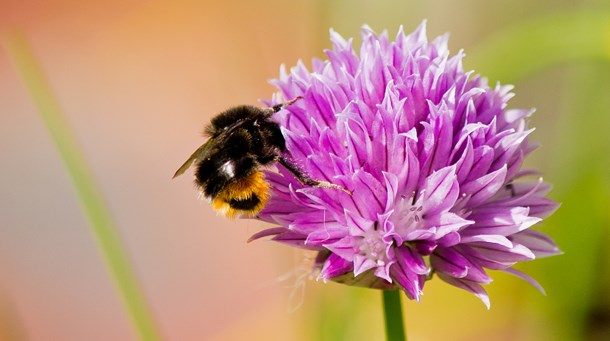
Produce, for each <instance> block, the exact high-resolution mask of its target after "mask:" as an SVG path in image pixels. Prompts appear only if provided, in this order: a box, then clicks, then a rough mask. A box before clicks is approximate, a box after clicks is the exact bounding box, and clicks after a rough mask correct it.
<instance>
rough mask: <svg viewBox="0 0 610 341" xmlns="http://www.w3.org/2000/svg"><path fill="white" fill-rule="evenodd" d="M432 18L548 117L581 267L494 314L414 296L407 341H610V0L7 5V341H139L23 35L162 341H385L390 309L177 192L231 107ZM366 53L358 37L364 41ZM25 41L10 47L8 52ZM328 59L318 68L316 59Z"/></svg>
mask: <svg viewBox="0 0 610 341" xmlns="http://www.w3.org/2000/svg"><path fill="white" fill-rule="evenodd" d="M423 19H427V20H428V36H429V38H433V37H435V36H437V35H439V34H443V33H445V32H448V31H449V32H451V39H450V41H449V46H450V48H451V51H452V52H453V53H456V52H457V51H458V50H459V49H461V48H464V49H465V51H466V59H465V68H466V69H474V70H475V71H476V72H478V73H481V74H483V75H485V76H488V77H489V78H490V81H491V82H492V84H493V83H495V82H496V81H500V82H502V83H504V84H514V85H515V86H516V89H515V92H516V94H517V96H516V97H515V98H514V99H513V100H511V102H510V107H512V108H530V107H536V108H537V112H536V114H535V115H534V116H533V118H532V120H531V126H534V127H537V130H536V131H535V132H534V134H533V140H536V141H538V142H540V144H541V145H542V147H541V148H540V149H538V150H537V151H535V152H534V153H533V154H532V155H530V156H529V159H528V160H527V164H526V166H529V167H534V168H538V169H541V170H542V171H543V173H544V176H545V180H546V181H549V182H551V183H552V184H554V188H555V189H554V191H553V192H552V193H551V195H550V196H551V197H552V198H553V199H554V200H557V201H559V202H561V203H562V205H563V206H562V207H561V208H560V209H559V211H557V212H556V213H555V214H554V215H553V216H552V217H551V218H549V219H547V220H545V221H544V222H543V223H542V224H540V225H539V226H538V229H539V230H542V231H544V232H545V233H547V234H549V235H550V236H552V237H553V238H554V239H555V240H556V241H557V243H558V244H559V246H560V247H561V249H562V250H563V251H564V252H565V254H564V255H561V256H557V257H553V258H549V259H542V260H537V261H535V262H533V263H528V264H524V265H523V266H521V267H519V268H520V269H522V270H525V271H526V272H527V273H529V274H531V275H532V276H533V277H535V278H537V279H538V280H539V282H540V283H541V284H542V285H543V286H544V287H545V289H546V291H547V296H543V295H541V294H540V293H539V292H537V291H536V290H535V289H534V288H533V287H531V286H529V285H528V284H526V283H525V282H523V281H520V280H518V279H516V278H514V277H511V276H509V275H506V274H503V273H494V274H492V276H493V277H494V279H495V281H494V283H492V284H491V285H489V286H487V289H488V291H489V294H490V297H491V302H492V307H491V310H487V309H486V308H485V306H484V305H483V304H482V303H481V302H480V301H478V299H476V298H475V297H474V296H473V295H471V294H468V293H466V292H464V291H461V290H459V289H456V288H453V287H449V286H448V285H446V284H444V283H439V281H438V279H435V280H433V281H431V282H429V283H427V284H426V289H425V296H424V297H423V299H422V302H420V303H415V302H410V301H408V302H407V300H406V299H405V300H403V303H404V304H406V307H405V311H406V323H407V332H408V336H409V340H449V339H450V340H491V339H493V340H610V289H609V288H610V248H609V247H607V244H606V243H609V242H610V232H609V231H610V230H609V229H608V225H609V224H610V133H609V131H610V113H609V111H610V109H609V108H610V2H609V1H599V0H598V1H594V0H591V1H586V0H580V1H577V0H536V1H531V0H513V1H510V2H508V1H506V2H499V1H498V2H490V1H484V0H467V1H460V2H456V1H449V0H444V1H440V0H436V1H422V0H420V1H381V0H376V1H373V0H356V1H354V0H352V1H349V0H331V1H322V0H317V1H306V0H300V1H281V0H265V1H263V0H252V1H232V0H228V1H222V2H220V1H169V0H166V1H144V0H139V1H134V0H120V1H118V0H112V1H96V2H87V1H69V0H57V1H51V0H49V1H43V0H41V1H35V0H28V1H17V0H15V1H11V0H3V1H1V2H0V37H1V39H2V42H3V43H5V44H4V45H3V49H1V50H0V156H1V158H2V166H1V167H0V340H132V339H137V337H138V336H137V335H138V334H137V333H136V331H135V328H134V324H133V323H132V321H131V319H130V317H129V314H128V313H127V309H126V307H125V304H124V301H123V300H122V299H121V295H120V293H119V290H118V289H117V285H116V281H115V280H113V277H112V275H111V273H110V271H109V266H108V265H107V264H108V263H107V262H106V260H105V257H104V256H103V253H102V252H101V251H100V248H99V245H100V243H99V242H98V241H97V239H96V237H95V235H94V234H93V233H92V231H93V230H92V229H91V228H90V226H91V224H90V220H88V218H87V216H86V214H85V213H84V209H83V207H85V205H84V204H83V202H81V201H80V200H79V197H78V196H77V191H76V190H75V188H76V187H75V185H74V182H73V180H72V179H71V177H70V175H69V173H68V172H67V170H66V167H65V165H64V163H63V161H62V158H61V157H60V154H59V153H58V149H57V147H56V146H55V143H54V142H53V141H54V140H53V139H52V138H51V135H50V134H49V131H48V129H47V128H48V125H49V123H45V121H44V120H43V119H42V118H41V115H40V113H39V109H38V107H37V105H36V104H35V100H34V97H33V96H32V92H31V91H30V90H29V89H28V87H26V86H25V83H24V82H23V79H22V77H21V75H20V73H19V72H18V70H17V68H16V66H15V63H14V62H13V59H14V54H12V53H11V52H10V51H11V48H10V46H9V45H7V44H6V42H7V41H10V37H11V36H15V34H20V35H21V36H22V37H24V39H25V40H26V41H27V43H28V45H29V47H30V48H31V50H32V51H33V54H34V56H35V57H36V60H37V62H38V63H39V64H40V65H41V68H42V70H43V72H44V74H45V75H46V79H47V81H48V83H49V84H50V88H51V89H52V91H53V94H54V96H55V98H56V100H57V102H58V103H59V106H60V108H61V111H62V113H63V115H64V118H65V120H66V121H67V124H68V128H69V132H70V133H71V134H73V135H74V138H75V141H76V142H75V145H76V146H77V148H78V149H79V150H80V151H81V152H82V155H83V156H84V157H83V159H84V162H85V163H86V164H87V166H88V168H89V169H90V170H91V173H92V177H93V179H94V181H95V184H96V186H97V187H98V189H99V191H100V192H101V195H102V196H103V202H104V203H105V205H106V207H107V209H108V210H109V212H110V216H111V219H112V221H113V223H114V226H115V228H116V229H117V232H118V236H119V239H120V242H121V245H122V248H123V250H124V252H125V255H126V257H127V259H128V263H129V264H130V265H131V267H132V270H133V274H134V275H135V277H136V278H137V283H138V286H139V288H140V292H141V293H142V294H143V297H144V298H145V301H146V306H147V307H148V308H147V309H148V311H149V312H150V314H151V316H152V320H153V321H154V322H153V323H154V326H155V328H156V330H157V334H159V335H161V336H162V337H163V338H164V339H167V340H243V339H249V340H380V339H382V338H383V321H382V313H381V295H380V294H379V292H377V291H374V290H366V289H358V288H351V287H346V286H342V285H339V284H335V283H328V284H324V283H321V282H316V281H315V280H310V279H308V273H307V262H308V261H309V260H308V257H309V255H307V254H305V253H302V252H300V251H295V250H293V249H291V248H288V247H284V246H281V245H275V244H273V243H270V242H266V241H258V242H255V243H251V244H247V243H246V240H247V238H248V237H249V236H250V235H251V234H253V233H255V232H257V231H259V230H260V228H262V227H263V226H262V225H261V223H258V222H255V221H247V220H235V221H229V220H227V219H224V218H222V217H219V216H217V215H216V214H215V213H214V212H213V211H212V210H211V208H210V207H209V206H208V205H207V204H206V203H205V202H203V201H198V200H196V193H195V191H194V188H193V185H192V182H191V178H190V176H183V177H180V178H178V179H176V180H174V181H171V175H172V174H173V172H174V171H175V170H176V168H177V167H178V166H179V165H180V164H181V163H182V162H183V161H184V160H185V159H186V158H187V157H188V156H189V155H190V153H191V152H192V151H193V150H194V149H195V148H197V147H198V146H199V145H200V144H201V143H202V142H203V139H202V137H201V130H202V127H203V124H204V123H205V122H207V121H208V120H209V119H210V117H211V116H213V115H214V114H216V113H218V112H219V111H221V110H223V109H226V108H227V107H228V106H231V105H234V104H238V103H247V104H255V105H256V104H258V103H259V102H258V100H259V99H266V98H270V96H271V94H272V92H273V91H274V89H273V88H272V87H271V86H270V85H269V84H268V83H267V81H268V80H269V79H271V78H274V77H277V76H278V74H279V73H278V70H279V66H280V64H282V63H285V64H287V65H288V66H292V65H294V64H295V63H296V62H297V60H298V59H303V60H304V61H305V62H306V63H307V64H308V63H309V61H310V60H311V58H312V57H320V58H322V57H324V54H323V52H322V51H323V49H325V48H329V47H330V43H329V41H328V30H329V28H331V27H332V28H334V29H335V30H337V31H338V32H339V33H341V34H342V35H343V36H344V37H352V36H354V37H358V35H359V30H360V27H361V25H363V24H368V25H370V26H371V27H372V28H373V29H375V30H376V31H378V32H380V31H382V30H384V29H387V30H388V31H389V34H390V36H393V35H394V34H395V33H396V31H397V29H398V27H399V25H404V27H405V31H407V32H410V31H412V30H413V29H414V28H415V27H417V25H418V24H419V23H420V22H421V21H422V20H423ZM356 41H357V42H358V43H357V44H356V46H357V45H358V44H359V40H358V38H357V39H356ZM7 46H9V47H7ZM308 65H309V64H308Z"/></svg>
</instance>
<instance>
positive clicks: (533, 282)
mask: <svg viewBox="0 0 610 341" xmlns="http://www.w3.org/2000/svg"><path fill="white" fill-rule="evenodd" d="M502 271H504V272H506V273H509V274H511V275H514V276H517V277H519V278H521V279H523V280H524V281H526V282H528V283H529V284H531V285H533V286H534V287H535V288H536V289H538V291H540V292H541V293H542V294H543V295H545V296H546V291H544V288H543V287H542V285H540V283H538V282H537V281H536V280H535V279H533V278H532V277H530V276H528V275H526V274H524V273H523V272H521V271H519V270H516V269H512V268H510V269H504V270H502Z"/></svg>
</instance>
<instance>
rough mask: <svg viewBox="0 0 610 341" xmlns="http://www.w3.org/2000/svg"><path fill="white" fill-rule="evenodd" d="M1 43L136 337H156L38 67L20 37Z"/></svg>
mask: <svg viewBox="0 0 610 341" xmlns="http://www.w3.org/2000/svg"><path fill="white" fill-rule="evenodd" d="M5 46H6V49H7V51H8V52H9V55H10V57H11V59H12V61H13V62H14V64H15V67H16V69H17V71H18V73H19V75H20V76H21V78H22V79H23V81H24V83H25V85H26V86H27V88H28V90H29V92H30V95H31V96H32V98H33V100H34V102H35V103H36V105H37V107H38V109H39V113H40V115H41V118H42V120H43V121H44V123H45V125H46V127H47V128H48V130H49V133H50V135H51V140H52V141H53V142H54V143H55V146H56V147H57V150H58V151H59V154H60V156H61V158H62V159H63V162H64V164H65V166H66V170H67V171H68V174H69V176H70V179H71V180H72V182H73V184H74V187H75V189H76V194H77V196H78V199H79V201H80V204H81V206H82V209H83V213H84V214H85V216H86V217H87V218H88V220H89V223H90V224H89V226H90V228H91V232H92V234H93V236H94V237H95V239H96V241H97V245H98V247H99V250H100V251H101V254H102V257H103V258H104V260H105V261H106V265H107V266H108V270H109V272H110V274H111V277H112V279H113V280H114V283H115V284H116V287H117V289H118V291H119V293H120V295H121V298H122V300H123V303H124V305H125V308H126V310H127V312H128V315H129V317H130V318H131V321H132V323H133V326H134V328H135V330H136V332H137V333H138V336H139V339H140V340H145V341H149V340H160V339H161V334H160V333H159V330H158V327H157V326H156V324H155V321H154V318H153V314H152V311H151V310H150V307H149V306H148V303H147V301H146V299H145V296H144V294H143V292H142V289H141V288H140V284H139V283H138V280H137V278H136V275H135V272H134V269H133V268H132V267H131V264H130V261H129V257H128V255H127V252H126V251H125V249H124V247H123V243H122V242H121V238H120V236H119V233H118V231H117V228H116V225H115V223H114V221H113V219H112V217H111V215H110V212H109V210H108V208H107V206H106V204H105V203H104V200H103V198H102V194H101V192H100V190H99V188H98V187H97V184H96V183H95V180H94V178H93V175H92V173H91V170H90V169H89V168H88V167H87V164H86V162H85V158H84V156H83V153H82V151H81V150H80V148H78V144H77V143H76V139H75V137H74V135H73V133H72V131H71V129H70V127H69V125H68V122H67V120H66V118H65V117H64V115H63V113H62V111H61V109H60V106H59V103H58V102H57V100H56V98H55V96H54V94H53V91H52V89H51V86H50V84H49V83H48V82H47V80H46V78H45V77H44V72H43V70H42V68H41V67H40V65H39V63H38V61H37V60H36V58H35V56H34V54H33V52H32V51H31V50H30V47H29V45H28V44H27V42H26V40H25V39H24V38H23V37H22V36H21V35H19V34H17V33H15V34H13V35H11V36H10V37H9V39H8V40H7V41H6V42H5Z"/></svg>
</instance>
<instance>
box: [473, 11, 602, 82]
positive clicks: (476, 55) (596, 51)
mask: <svg viewBox="0 0 610 341" xmlns="http://www.w3.org/2000/svg"><path fill="white" fill-rule="evenodd" d="M585 60H586V61H591V60H605V61H609V60H610V13H608V12H605V11H594V10H586V11H577V12H569V13H560V14H553V15H549V16H545V17H535V18H532V19H529V20H527V21H523V22H519V23H517V24H514V25H512V26H509V27H507V28H503V29H501V30H500V31H498V32H495V33H493V34H491V35H490V36H489V37H488V39H486V40H485V41H484V42H482V43H481V44H480V45H478V46H477V47H475V48H474V49H471V50H469V51H468V58H466V60H465V63H466V64H467V65H472V68H474V69H475V70H476V71H477V73H481V74H483V75H486V76H487V77H489V78H490V79H491V80H494V81H495V80H500V81H501V82H502V83H513V82H515V81H517V80H519V79H522V78H525V77H527V76H528V75H531V74H532V73H534V72H537V71H539V70H540V69H542V68H547V67H551V66H553V65H557V64H559V63H566V62H575V61H585Z"/></svg>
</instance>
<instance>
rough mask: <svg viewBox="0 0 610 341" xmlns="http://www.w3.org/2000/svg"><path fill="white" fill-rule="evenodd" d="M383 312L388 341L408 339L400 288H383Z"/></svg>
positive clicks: (404, 340)
mask: <svg viewBox="0 0 610 341" xmlns="http://www.w3.org/2000/svg"><path fill="white" fill-rule="evenodd" d="M382 292H383V312H384V318H385V332H386V340H387V341H406V340H407V337H406V335H405V327H404V320H403V318H402V304H401V303H400V290H383V291H382Z"/></svg>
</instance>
